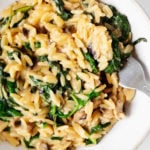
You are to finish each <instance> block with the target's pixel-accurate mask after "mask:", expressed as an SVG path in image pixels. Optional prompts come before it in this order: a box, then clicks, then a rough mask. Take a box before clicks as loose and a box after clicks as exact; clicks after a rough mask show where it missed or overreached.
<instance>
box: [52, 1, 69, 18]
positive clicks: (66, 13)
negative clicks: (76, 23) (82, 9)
mask: <svg viewBox="0 0 150 150" xmlns="http://www.w3.org/2000/svg"><path fill="white" fill-rule="evenodd" d="M53 1H54V2H55V4H56V6H57V8H58V10H59V12H58V15H59V16H60V17H61V18H62V19H63V20H68V19H69V18H71V17H72V13H71V12H70V11H68V10H66V9H65V8H64V2H63V0H53Z"/></svg>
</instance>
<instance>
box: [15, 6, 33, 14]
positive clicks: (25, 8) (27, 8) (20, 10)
mask: <svg viewBox="0 0 150 150" xmlns="http://www.w3.org/2000/svg"><path fill="white" fill-rule="evenodd" d="M32 8H33V6H23V7H21V8H18V9H16V10H14V12H15V13H18V12H21V13H25V12H28V11H29V10H31V9H32Z"/></svg>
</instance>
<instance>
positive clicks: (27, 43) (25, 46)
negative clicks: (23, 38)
mask: <svg viewBox="0 0 150 150" xmlns="http://www.w3.org/2000/svg"><path fill="white" fill-rule="evenodd" d="M24 48H25V49H26V50H32V49H31V46H30V43H29V42H25V44H24Z"/></svg>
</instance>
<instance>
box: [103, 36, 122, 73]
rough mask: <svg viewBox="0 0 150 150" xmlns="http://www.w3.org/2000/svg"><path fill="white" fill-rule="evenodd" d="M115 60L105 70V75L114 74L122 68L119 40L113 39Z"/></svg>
mask: <svg viewBox="0 0 150 150" xmlns="http://www.w3.org/2000/svg"><path fill="white" fill-rule="evenodd" d="M112 48H113V59H112V60H111V61H110V63H109V65H108V66H107V68H106V69H105V73H113V72H116V71H118V70H119V69H120V66H121V51H120V49H119V40H118V39H117V38H115V37H114V36H113V37H112Z"/></svg>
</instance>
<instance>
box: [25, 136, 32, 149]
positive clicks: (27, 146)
mask: <svg viewBox="0 0 150 150" xmlns="http://www.w3.org/2000/svg"><path fill="white" fill-rule="evenodd" d="M23 141H24V144H25V146H26V148H32V149H33V148H34V147H33V146H31V145H30V141H27V140H26V139H25V138H24V140H23Z"/></svg>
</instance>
